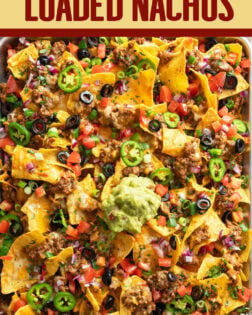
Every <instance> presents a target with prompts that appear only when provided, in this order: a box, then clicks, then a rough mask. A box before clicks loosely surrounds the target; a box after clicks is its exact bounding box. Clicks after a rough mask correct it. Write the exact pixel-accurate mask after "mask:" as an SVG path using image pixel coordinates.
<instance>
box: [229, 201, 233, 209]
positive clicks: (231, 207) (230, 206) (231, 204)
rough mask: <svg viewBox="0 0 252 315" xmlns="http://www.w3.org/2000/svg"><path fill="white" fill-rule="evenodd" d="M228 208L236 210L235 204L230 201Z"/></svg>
mask: <svg viewBox="0 0 252 315" xmlns="http://www.w3.org/2000/svg"><path fill="white" fill-rule="evenodd" d="M228 208H229V209H233V208H234V204H233V202H232V201H229V202H228Z"/></svg>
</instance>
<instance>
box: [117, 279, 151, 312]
mask: <svg viewBox="0 0 252 315" xmlns="http://www.w3.org/2000/svg"><path fill="white" fill-rule="evenodd" d="M122 302H123V304H124V305H125V306H126V307H127V308H129V309H130V310H131V312H132V314H134V315H149V314H151V312H152V311H153V310H154V309H155V306H154V303H153V302H152V295H151V291H150V288H149V287H148V286H147V285H143V284H139V285H135V286H134V287H129V288H127V291H126V292H125V294H124V296H123V297H122Z"/></svg>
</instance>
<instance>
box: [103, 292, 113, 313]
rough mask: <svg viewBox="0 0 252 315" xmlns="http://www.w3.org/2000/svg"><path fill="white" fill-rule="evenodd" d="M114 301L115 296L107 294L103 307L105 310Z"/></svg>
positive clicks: (111, 305)
mask: <svg viewBox="0 0 252 315" xmlns="http://www.w3.org/2000/svg"><path fill="white" fill-rule="evenodd" d="M114 303H115V298H114V297H113V295H108V296H107V298H106V300H105V302H104V308H105V309H106V310H109V309H110V308H112V307H113V305H114Z"/></svg>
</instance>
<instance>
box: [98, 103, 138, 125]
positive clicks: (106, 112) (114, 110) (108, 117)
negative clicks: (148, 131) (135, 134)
mask: <svg viewBox="0 0 252 315" xmlns="http://www.w3.org/2000/svg"><path fill="white" fill-rule="evenodd" d="M99 113H100V115H101V117H100V119H99V121H100V123H101V124H102V125H105V126H113V127H115V128H116V129H120V130H122V129H126V128H130V127H132V124H134V122H136V119H137V117H136V114H137V113H136V109H135V107H134V106H130V105H124V106H122V105H113V106H107V107H106V108H105V109H104V108H99Z"/></svg>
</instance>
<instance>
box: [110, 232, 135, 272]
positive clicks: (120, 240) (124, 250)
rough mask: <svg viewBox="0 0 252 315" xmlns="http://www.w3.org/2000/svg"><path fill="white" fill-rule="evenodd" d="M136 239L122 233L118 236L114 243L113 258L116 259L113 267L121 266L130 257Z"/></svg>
mask: <svg viewBox="0 0 252 315" xmlns="http://www.w3.org/2000/svg"><path fill="white" fill-rule="evenodd" d="M134 242H135V239H134V237H133V236H132V235H129V234H127V233H124V232H121V233H118V234H117V235H116V238H115V239H114V241H113V251H112V256H113V257H115V258H116V260H115V262H114V263H113V267H115V266H117V265H118V264H120V262H121V261H123V260H124V258H126V256H128V255H129V253H130V252H131V251H132V249H133V245H134Z"/></svg>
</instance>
